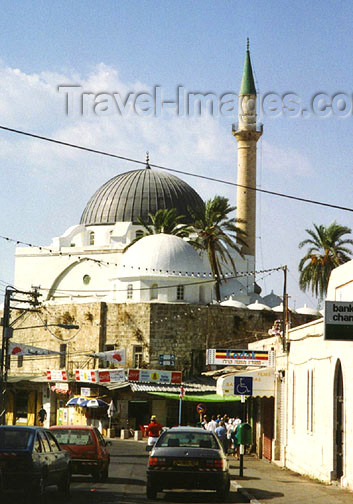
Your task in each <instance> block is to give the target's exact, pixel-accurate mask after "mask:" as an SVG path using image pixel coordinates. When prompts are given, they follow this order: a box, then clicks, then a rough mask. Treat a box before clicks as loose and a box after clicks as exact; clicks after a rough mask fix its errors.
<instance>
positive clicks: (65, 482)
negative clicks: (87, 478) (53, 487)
mask: <svg viewBox="0 0 353 504" xmlns="http://www.w3.org/2000/svg"><path fill="white" fill-rule="evenodd" d="M70 485H71V472H70V470H68V471H67V472H66V474H64V476H63V477H62V479H61V481H60V483H59V484H58V489H59V491H60V492H63V494H64V495H65V497H69V496H70Z"/></svg>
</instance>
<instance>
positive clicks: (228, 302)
mask: <svg viewBox="0 0 353 504" xmlns="http://www.w3.org/2000/svg"><path fill="white" fill-rule="evenodd" d="M221 306H232V307H233V308H246V305H245V304H244V303H242V302H241V301H237V300H236V299H234V298H233V296H229V299H227V300H226V301H222V303H221Z"/></svg>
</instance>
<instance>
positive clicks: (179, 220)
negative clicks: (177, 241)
mask: <svg viewBox="0 0 353 504" xmlns="http://www.w3.org/2000/svg"><path fill="white" fill-rule="evenodd" d="M137 220H138V223H139V224H141V226H143V232H142V233H141V234H140V235H138V236H137V237H136V238H135V239H134V240H132V241H131V242H130V243H129V245H127V247H125V249H124V252H125V250H127V249H128V248H129V247H131V245H133V244H134V243H136V242H137V241H138V240H140V239H141V238H143V237H144V236H149V235H153V234H159V233H164V234H171V235H175V236H179V237H180V238H185V237H187V236H189V234H190V231H191V230H192V227H191V226H190V225H188V224H183V221H184V220H185V216H184V215H178V213H177V210H176V209H175V208H170V209H169V210H168V209H159V210H157V212H156V213H155V214H151V213H149V214H148V222H145V221H144V220H143V219H141V218H140V217H139V218H138V219H137Z"/></svg>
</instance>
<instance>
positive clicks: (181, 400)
mask: <svg viewBox="0 0 353 504" xmlns="http://www.w3.org/2000/svg"><path fill="white" fill-rule="evenodd" d="M182 404H183V398H182V397H180V398H179V426H180V425H181V407H182Z"/></svg>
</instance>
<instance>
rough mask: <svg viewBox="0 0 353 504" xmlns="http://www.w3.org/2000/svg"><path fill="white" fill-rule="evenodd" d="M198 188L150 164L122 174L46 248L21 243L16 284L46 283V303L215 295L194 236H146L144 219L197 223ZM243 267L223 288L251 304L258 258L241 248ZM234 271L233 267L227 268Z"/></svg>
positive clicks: (200, 299) (204, 300)
mask: <svg viewBox="0 0 353 504" xmlns="http://www.w3.org/2000/svg"><path fill="white" fill-rule="evenodd" d="M202 204H203V201H202V199H201V197H200V196H199V195H198V194H197V193H196V191H195V190H194V189H193V188H192V187H190V186H189V185H188V184H187V183H185V182H184V181H183V180H181V179H179V178H178V177H176V176H174V175H171V174H169V173H164V172H162V171H157V170H152V169H150V168H149V165H148V164H147V165H146V168H145V169H142V170H134V171H130V172H127V173H123V174H120V175H117V176H116V177H114V178H112V179H111V180H109V181H108V182H107V183H105V184H104V185H103V186H102V187H100V188H99V189H98V190H97V191H96V193H95V194H94V195H93V196H92V198H91V199H90V200H89V202H88V203H87V205H86V208H85V209H84V211H83V213H82V216H81V220H80V224H77V225H74V226H72V227H70V228H69V229H68V230H67V231H66V232H65V233H64V234H63V235H62V236H59V237H56V238H53V240H52V243H51V244H50V245H48V246H43V247H17V249H16V262H15V285H16V287H18V288H21V289H23V290H28V289H30V288H31V287H32V286H38V287H40V289H41V291H42V293H43V300H44V299H45V300H46V301H48V302H49V301H50V302H55V303H68V302H92V301H98V300H100V301H110V302H151V301H158V302H189V303H201V304H208V303H210V302H212V300H213V299H214V294H213V284H214V282H213V278H212V273H211V268H210V265H209V262H208V259H207V257H206V255H203V256H201V255H200V254H199V252H197V251H196V250H195V249H194V248H193V247H192V246H191V245H190V244H189V243H188V242H187V241H186V240H184V239H182V238H179V237H177V236H174V235H166V234H157V235H150V236H146V237H143V238H141V239H140V240H138V241H137V242H136V243H134V244H133V245H132V246H131V247H129V248H128V249H127V250H126V252H124V250H125V248H126V247H127V246H128V245H129V244H130V243H131V242H132V241H133V240H134V239H135V238H136V237H137V236H139V234H142V233H143V227H142V226H141V224H139V223H138V217H140V218H142V219H143V220H144V221H147V220H148V214H149V213H152V214H154V213H155V212H156V211H157V210H159V209H161V208H162V209H164V208H167V209H169V208H176V209H177V211H178V213H180V214H181V215H185V222H191V217H190V214H189V212H188V208H189V207H192V208H195V207H196V206H199V205H202ZM233 256H234V260H235V263H236V266H237V271H238V272H245V273H249V274H247V275H245V276H243V277H239V279H229V280H227V281H226V282H225V283H223V285H222V289H221V292H222V297H223V298H224V297H226V296H229V294H231V293H233V294H234V296H236V297H237V299H239V300H240V301H242V302H245V303H249V302H250V301H251V299H252V295H253V294H254V278H253V275H252V274H250V272H252V271H253V270H254V258H253V257H252V256H245V258H242V257H241V256H240V255H239V254H237V253H234V254H233ZM225 271H228V274H229V275H230V274H231V273H232V272H231V269H230V267H227V266H226V267H225Z"/></svg>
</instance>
